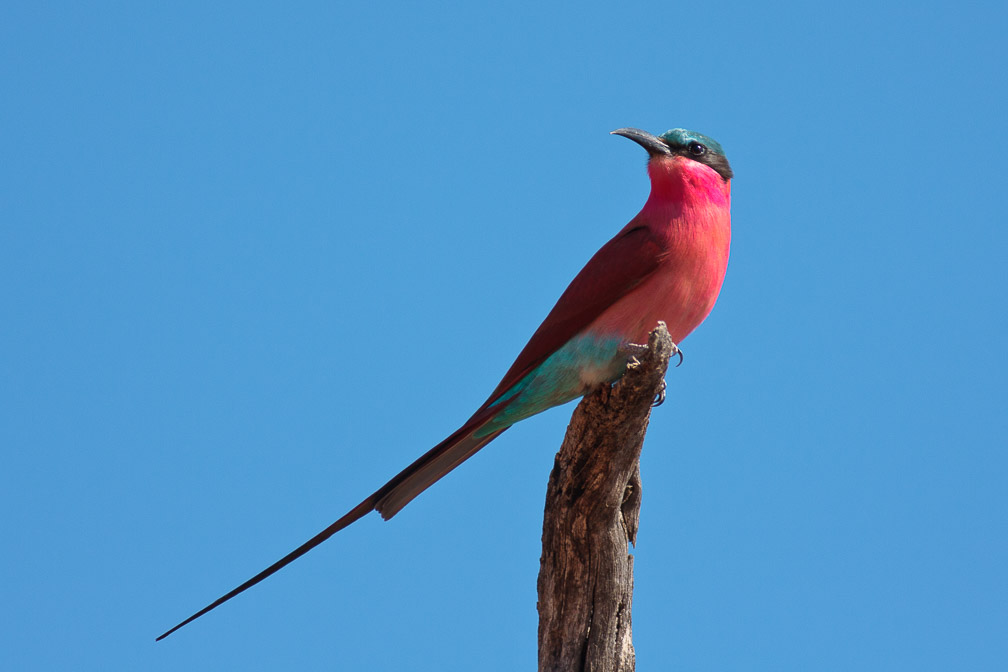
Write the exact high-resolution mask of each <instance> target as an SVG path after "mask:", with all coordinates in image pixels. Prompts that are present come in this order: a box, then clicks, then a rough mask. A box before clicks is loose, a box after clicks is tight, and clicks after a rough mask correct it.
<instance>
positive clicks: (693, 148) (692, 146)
mask: <svg viewBox="0 0 1008 672" xmlns="http://www.w3.org/2000/svg"><path fill="white" fill-rule="evenodd" d="M689 153H690V154H692V155H693V156H703V155H704V154H706V153H707V148H706V147H704V146H703V145H701V144H700V143H699V142H696V141H693V142H691V143H689Z"/></svg>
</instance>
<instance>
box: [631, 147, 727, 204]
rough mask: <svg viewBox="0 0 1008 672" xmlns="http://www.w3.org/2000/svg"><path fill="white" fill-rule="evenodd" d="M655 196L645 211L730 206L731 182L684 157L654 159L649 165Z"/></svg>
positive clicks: (649, 198) (650, 197)
mask: <svg viewBox="0 0 1008 672" xmlns="http://www.w3.org/2000/svg"><path fill="white" fill-rule="evenodd" d="M648 175H649V176H650V177H651V195H650V196H649V197H648V201H647V204H645V206H644V210H645V211H648V210H656V209H661V210H667V209H668V208H669V207H670V206H671V207H675V208H681V209H693V208H714V209H722V208H723V209H725V210H727V209H728V208H729V207H730V202H731V182H725V181H724V180H723V179H721V176H720V175H718V173H717V172H716V171H715V170H714V169H713V168H711V167H709V166H705V165H704V164H702V163H697V162H696V161H691V160H689V159H687V158H685V157H682V156H668V157H660V158H654V159H651V161H650V162H648Z"/></svg>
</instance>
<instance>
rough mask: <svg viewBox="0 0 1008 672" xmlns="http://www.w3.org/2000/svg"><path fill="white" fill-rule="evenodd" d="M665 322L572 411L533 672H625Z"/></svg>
mask: <svg viewBox="0 0 1008 672" xmlns="http://www.w3.org/2000/svg"><path fill="white" fill-rule="evenodd" d="M674 347H675V346H674V345H673V343H672V339H671V337H670V336H669V334H668V331H667V330H666V329H665V325H664V324H663V323H659V325H658V328H656V329H655V330H654V331H652V332H651V334H650V337H649V339H648V348H647V351H646V352H643V353H641V354H639V355H637V360H638V361H637V362H632V363H631V364H629V365H628V366H627V372H626V374H624V376H623V377H622V378H621V379H620V380H619V381H618V382H617V383H615V384H614V385H612V386H608V385H606V386H602V387H600V388H599V389H598V390H597V391H596V392H593V393H592V394H590V395H588V396H586V397H585V398H584V399H583V400H582V401H581V403H580V404H578V407H577V409H576V410H575V411H574V415H573V416H572V417H571V422H570V425H569V426H568V428H567V434H566V436H565V437H564V441H563V445H562V446H561V447H560V452H558V453H557V456H556V460H555V462H554V464H553V471H552V473H551V474H550V478H549V485H548V486H547V491H546V513H545V516H544V518H543V550H542V558H541V560H540V567H539V582H538V589H539V604H538V607H539V672H631V671H632V670H633V669H634V662H635V660H634V648H633V641H632V638H631V631H630V606H631V600H632V597H633V556H632V555H630V549H629V545H630V544H633V543H635V542H636V540H637V524H638V520H639V516H640V503H641V481H640V454H641V446H642V445H643V443H644V434H645V432H646V430H647V426H648V420H649V419H650V416H651V407H652V404H653V402H654V400H655V398H656V397H657V396H658V395H659V394H660V393H661V392H662V391H663V390H664V387H663V386H664V380H665V372H666V370H667V369H668V362H669V357H670V356H671V355H672V353H673V352H674Z"/></svg>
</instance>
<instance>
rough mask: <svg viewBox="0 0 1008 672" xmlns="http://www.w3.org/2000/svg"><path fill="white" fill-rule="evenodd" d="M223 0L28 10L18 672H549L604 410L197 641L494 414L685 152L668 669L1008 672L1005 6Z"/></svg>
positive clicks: (18, 232) (19, 303)
mask: <svg viewBox="0 0 1008 672" xmlns="http://www.w3.org/2000/svg"><path fill="white" fill-rule="evenodd" d="M207 4H208V3H174V4H172V5H171V6H170V7H166V6H142V5H141V4H139V3H132V2H123V3H107V4H87V5H85V4H83V3H78V4H77V5H75V6H74V7H73V8H59V7H57V6H52V5H49V6H45V7H43V6H41V3H15V2H6V3H4V4H3V7H2V8H0V91H2V94H0V343H2V347H0V448H2V451H3V453H2V456H3V459H2V463H3V466H2V468H0V506H2V508H3V511H4V513H3V516H2V518H0V520H2V528H0V538H2V542H0V543H2V545H3V551H2V553H0V558H2V559H0V570H2V571H0V613H2V614H3V621H4V626H3V628H0V667H3V668H4V669H10V670H27V669H39V670H67V669H75V670H110V669H124V670H126V669H128V670H223V669H241V670H277V669H302V668H304V669H347V670H437V671H439V672H445V671H447V670H480V671H481V672H482V671H486V672H489V671H491V670H519V669H525V670H527V669H533V668H534V665H535V650H536V648H535V638H536V609H535V599H536V594H535V581H536V574H537V571H538V561H539V550H540V548H539V540H540V533H541V520H542V505H543V497H544V492H545V486H546V480H547V476H548V474H549V469H550V467H551V464H552V459H553V454H554V452H555V450H556V448H557V447H558V446H559V443H560V440H561V437H562V435H563V432H564V429H565V426H566V422H567V420H568V418H569V415H570V411H571V408H570V407H565V408H561V409H554V410H553V411H551V412H549V413H546V414H544V415H542V416H539V417H536V418H534V419H532V420H529V421H527V422H524V423H522V424H521V425H519V426H516V427H515V428H513V429H512V430H511V431H509V432H507V433H506V434H505V435H504V436H502V437H501V438H500V439H499V440H497V441H496V442H495V443H493V444H492V445H491V446H490V448H488V449H487V450H485V451H483V452H482V453H480V454H479V455H478V456H477V457H476V458H475V459H473V460H471V461H470V462H469V463H466V464H465V465H464V466H463V467H462V468H460V469H458V470H457V471H456V472H455V473H453V474H452V475H451V476H450V477H448V478H447V479H445V480H444V481H442V482H441V483H439V484H438V485H437V486H436V487H434V488H433V489H432V490H431V491H429V492H427V493H426V494H424V495H423V496H422V497H421V498H420V499H418V500H417V501H416V502H414V503H413V504H411V505H410V506H409V507H408V508H407V509H406V510H405V511H404V512H403V513H402V514H400V516H398V517H397V518H396V519H394V520H393V521H391V522H389V523H383V522H382V521H380V519H379V518H378V517H377V515H375V514H372V515H371V516H369V517H368V518H366V519H365V520H363V521H361V522H360V523H358V524H357V525H355V526H353V527H352V528H351V529H348V530H346V531H345V532H344V533H341V534H340V535H339V536H338V537H336V538H334V539H332V540H330V541H329V542H328V543H326V544H325V545H324V546H322V547H321V548H319V549H317V550H316V551H314V552H313V553H311V554H310V555H308V556H306V557H305V558H303V559H301V560H299V561H298V562H296V563H295V564H293V565H291V566H290V567H288V568H287V569H285V570H284V571H283V572H281V573H280V574H278V575H276V576H274V577H273V578H271V579H270V580H268V581H267V582H265V583H264V584H261V585H260V586H258V587H256V588H255V589H254V590H252V591H250V592H249V593H246V594H245V595H243V596H242V597H240V598H239V599H236V600H234V601H232V602H231V603H229V604H228V605H226V606H225V607H223V608H221V609H218V610H217V611H216V612H214V613H213V614H211V615H210V616H207V617H205V618H203V619H201V620H200V621H198V622H196V623H194V624H192V625H190V626H188V627H187V628H185V629H184V630H182V631H180V632H178V633H176V634H175V635H173V636H172V637H171V638H170V639H168V640H166V641H164V642H161V643H159V644H156V645H155V643H154V637H155V636H156V635H157V634H158V633H160V632H162V631H163V630H164V629H166V628H167V627H169V626H171V625H173V624H174V623H175V622H177V621H178V620H180V619H181V618H183V617H185V616H187V615H188V614H190V613H191V612H192V611H194V610H195V609H196V608H198V607H201V606H202V605H204V604H205V603H207V602H208V601H209V600H211V599H213V598H215V597H217V596H218V595H219V594H221V593H222V592H224V591H225V590H227V589H229V588H231V587H233V586H234V585H235V584H237V583H239V582H240V581H242V580H244V579H246V578H247V577H248V576H250V575H251V574H253V573H255V572H257V571H258V570H259V569H261V568H262V567H264V566H265V565H267V564H269V563H270V562H272V561H273V560H275V559H276V558H278V557H279V556H280V555H282V554H284V553H286V552H287V551H288V550H290V549H291V548H293V547H294V546H296V545H297V544H299V543H300V542H301V541H303V540H304V539H306V538H307V537H309V536H311V535H312V534H314V533H315V532H316V531H318V530H319V529H321V528H322V527H324V526H325V525H327V524H328V523H329V522H331V521H332V520H334V519H335V518H336V517H338V516H339V515H340V514H342V513H343V512H344V511H345V510H346V509H347V508H349V507H350V506H352V505H353V504H356V503H357V502H358V501H360V499H361V498H362V497H364V496H365V495H367V494H368V493H370V492H371V491H372V490H373V489H374V488H375V487H376V486H378V485H380V484H381V483H383V482H384V481H385V480H386V479H387V478H388V477H389V476H391V475H393V474H394V473H396V472H397V471H398V470H399V469H400V468H402V467H403V466H405V465H406V464H408V463H409V462H410V461H412V460H413V459H414V457H416V456H417V455H419V454H420V453H421V452H423V451H425V450H426V449H427V448H429V447H430V446H431V445H433V444H434V443H436V442H437V441H439V440H440V439H441V438H443V437H444V436H445V435H447V434H448V433H449V432H450V431H451V430H453V429H454V428H455V427H456V426H457V425H458V424H459V423H460V422H461V421H462V420H464V419H465V418H466V417H468V415H469V413H470V412H471V411H472V410H473V409H474V408H475V407H476V406H477V405H478V404H479V403H480V402H481V401H482V400H483V399H484V398H485V396H486V395H487V394H488V393H489V391H490V390H491V389H492V388H493V386H494V385H495V384H496V383H497V381H498V379H499V377H500V376H501V375H502V374H503V372H504V370H505V369H506V368H507V366H508V365H509V364H510V363H511V360H512V359H513V357H514V356H515V355H516V354H517V352H518V351H519V349H520V348H521V347H522V346H523V345H524V343H525V341H526V339H527V338H528V336H529V335H530V334H531V333H532V331H533V330H534V329H535V328H536V326H537V325H538V324H539V322H540V320H541V319H542V318H543V317H544V316H545V314H546V312H547V311H548V309H549V308H550V307H551V306H552V304H553V302H554V301H555V300H556V298H557V297H558V296H559V294H560V292H561V291H562V290H563V288H564V287H565V286H566V284H567V282H568V281H569V280H570V279H571V278H572V277H573V276H574V274H575V273H576V272H577V271H578V269H579V268H580V267H581V266H582V265H583V264H584V262H585V261H587V259H588V258H589V257H590V256H591V254H592V253H593V252H594V251H595V250H596V249H597V248H598V247H599V246H600V245H601V244H602V243H603V242H605V241H606V240H607V239H608V238H609V237H610V236H611V235H613V234H614V233H615V232H616V231H617V230H619V229H620V228H621V227H622V226H623V225H624V223H625V222H626V221H627V220H628V219H629V218H630V217H632V216H633V215H634V214H635V213H636V212H637V210H638V209H639V207H640V206H641V205H642V203H643V201H644V199H645V197H646V195H647V189H648V185H647V179H646V176H645V173H644V160H645V156H644V153H643V152H642V151H641V149H640V148H639V147H637V146H635V145H634V144H633V143H631V142H628V141H627V140H625V139H623V138H618V137H613V136H609V135H608V133H609V131H610V130H612V129H614V128H618V127H621V126H638V127H641V128H645V129H648V130H651V131H654V132H661V131H664V130H666V129H668V128H671V127H677V126H684V127H687V128H693V129H696V130H698V131H701V132H703V133H706V134H709V135H711V136H713V137H715V138H717V139H718V140H719V141H720V142H721V144H722V145H724V147H725V149H726V151H727V153H728V156H729V158H730V159H731V162H732V166H733V168H734V169H735V173H736V179H735V182H734V185H733V186H734V189H733V194H732V195H733V201H734V203H733V205H734V208H733V224H734V239H733V247H732V259H731V264H730V267H729V270H728V277H727V281H726V283H725V286H724V291H723V292H722V295H721V299H720V302H719V303H718V305H717V307H716V308H715V310H714V313H713V315H712V316H711V317H710V319H709V320H707V322H706V323H705V324H704V325H702V326H701V327H700V329H698V330H697V331H696V332H695V333H694V334H693V335H692V336H691V337H690V338H689V339H687V340H686V342H685V343H684V344H683V349H684V351H685V353H686V360H685V364H684V365H683V366H682V367H681V368H679V369H675V370H674V371H673V372H672V373H671V374H670V375H669V381H668V382H669V399H668V402H667V403H666V404H665V405H664V406H663V407H661V408H660V409H658V411H657V412H656V413H655V414H654V418H653V420H652V424H651V429H650V432H649V434H648V437H647V441H646V444H645V447H644V458H643V476H644V488H645V489H644V505H643V512H642V517H641V532H640V540H639V542H640V543H639V545H638V547H637V549H636V551H635V555H636V558H637V560H636V570H637V573H636V578H637V582H636V593H635V601H634V602H635V603H634V611H633V617H634V635H635V643H636V647H637V653H638V662H639V666H640V669H642V670H662V669H681V670H775V671H778V670H953V669H956V670H994V669H1006V668H1005V665H1006V664H1008V635H1006V633H1008V572H1006V567H1008V494H1006V483H1008V456H1006V444H1008V441H1006V439H1005V437H1006V430H1008V427H1006V425H1008V419H1006V418H1008V412H1006V406H1008V398H1006V392H1005V380H1006V378H1008V366H1006V355H1005V351H1006V344H1005V332H1006V326H1008V325H1006V318H1005V315H1006V308H1008V306H1006V299H1005V296H1006V289H1008V274H1006V271H1005V265H1004V255H1005V249H1006V247H1008V233H1006V226H1005V225H1006V221H1005V216H1004V203H1003V201H1004V191H1005V182H1006V178H1008V168H1006V160H1005V154H1006V150H1008V142H1006V140H1008V138H1006V127H1005V121H1004V110H1005V109H1006V95H1005V94H1006V91H1005V88H1006V85H1005V75H1004V67H1005V63H1006V62H1008V53H1006V51H1008V49H1006V47H1005V38H1004V35H1005V32H1006V28H1008V17H1006V13H1005V12H1006V10H1005V8H1004V4H1003V3H994V2H989V3H979V4H975V5H970V6H958V5H957V6H955V8H954V9H953V8H951V7H952V5H951V4H949V3H944V5H943V4H939V3H936V4H933V5H928V4H926V3H917V4H914V3H907V4H903V5H902V6H888V7H887V6H879V5H878V3H856V2H855V3H843V5H842V6H840V5H831V6H829V7H826V6H823V7H810V6H808V5H806V4H805V3H798V4H795V5H787V4H786V3H776V4H775V5H774V6H773V8H772V9H770V8H760V7H757V6H754V5H753V4H752V3H717V4H716V6H715V5H713V4H711V3H706V4H701V3H694V4H692V5H676V4H669V3H654V4H624V5H622V6H617V5H614V4H612V3H604V4H595V5H592V4H585V3H571V4H569V5H563V6H549V5H544V4H542V3H539V2H535V3H526V4H514V5H511V6H507V7H504V6H500V7H496V8H491V7H489V6H486V5H484V3H472V2H459V3H440V4H438V5H437V6H434V5H429V4H427V5H424V6H420V5H416V6H413V5H403V6H398V7H397V6H394V5H388V4H385V5H382V4H375V3H370V4H367V3H362V4H360V5H359V6H350V5H349V4H348V3H319V4H316V5H302V6H297V7H295V6H292V5H291V4H290V3H276V4H272V5H271V4H265V3H231V4H226V3H217V6H216V7H207V6H206V5H207ZM334 4H336V5H337V6H333V5H334Z"/></svg>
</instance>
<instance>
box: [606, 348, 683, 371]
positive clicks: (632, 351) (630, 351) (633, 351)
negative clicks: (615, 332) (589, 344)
mask: <svg viewBox="0 0 1008 672" xmlns="http://www.w3.org/2000/svg"><path fill="white" fill-rule="evenodd" d="M647 350H648V346H646V345H641V344H640V343H624V344H622V345H620V347H619V351H620V352H621V353H623V354H625V355H630V357H632V358H634V359H637V357H639V356H640V355H643V354H644V353H645V352H647ZM676 355H679V363H678V364H676V366H677V367H678V366H681V365H682V363H683V352H682V350H680V349H679V346H678V345H676V344H675V343H673V344H672V353H671V354H670V355H669V359H672V358H673V357H675V356H676Z"/></svg>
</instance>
